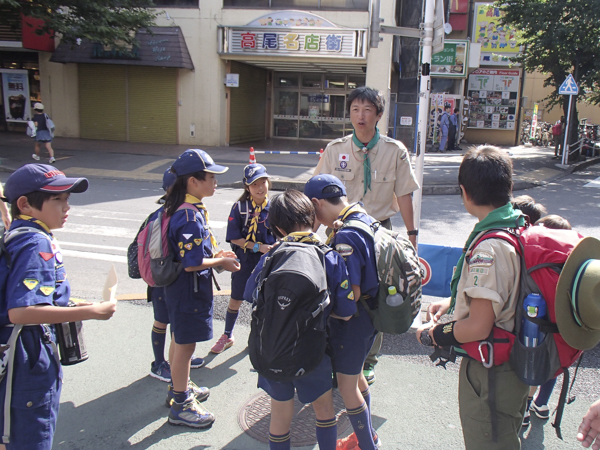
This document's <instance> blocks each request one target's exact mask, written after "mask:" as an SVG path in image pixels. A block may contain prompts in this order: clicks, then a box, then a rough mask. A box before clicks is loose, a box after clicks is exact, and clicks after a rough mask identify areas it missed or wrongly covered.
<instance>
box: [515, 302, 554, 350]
mask: <svg viewBox="0 0 600 450" xmlns="http://www.w3.org/2000/svg"><path fill="white" fill-rule="evenodd" d="M523 309H524V311H523V314H524V316H523V322H522V325H521V342H522V343H523V345H524V346H525V347H537V346H538V345H539V344H541V343H542V341H543V340H544V338H545V337H546V333H542V332H540V326H539V325H537V324H535V323H533V322H531V321H529V320H527V317H531V318H537V319H545V318H546V313H547V309H548V308H547V306H546V300H544V297H542V296H541V295H540V294H529V295H528V296H527V297H525V300H523Z"/></svg>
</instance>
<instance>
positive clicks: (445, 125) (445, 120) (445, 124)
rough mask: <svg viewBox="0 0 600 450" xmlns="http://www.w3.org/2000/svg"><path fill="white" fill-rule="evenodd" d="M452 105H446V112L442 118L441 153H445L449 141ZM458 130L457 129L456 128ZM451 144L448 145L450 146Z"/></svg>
mask: <svg viewBox="0 0 600 450" xmlns="http://www.w3.org/2000/svg"><path fill="white" fill-rule="evenodd" d="M451 109H452V107H451V106H450V105H446V106H444V112H443V113H442V117H441V118H440V133H441V134H442V136H441V137H440V147H439V151H440V153H444V152H445V151H446V144H447V142H448V133H449V132H450V110H451ZM454 131H455V132H456V129H455V130H454ZM449 146H450V145H448V147H449Z"/></svg>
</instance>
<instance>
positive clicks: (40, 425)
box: [0, 326, 62, 450]
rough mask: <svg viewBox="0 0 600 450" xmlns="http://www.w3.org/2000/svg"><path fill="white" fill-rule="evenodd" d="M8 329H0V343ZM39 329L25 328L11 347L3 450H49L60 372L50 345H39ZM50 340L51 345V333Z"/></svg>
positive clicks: (0, 402)
mask: <svg viewBox="0 0 600 450" xmlns="http://www.w3.org/2000/svg"><path fill="white" fill-rule="evenodd" d="M11 330H12V328H3V329H2V330H1V332H0V341H2V342H3V343H5V342H7V341H8V337H9V335H10V331H11ZM43 336H44V332H43V329H42V327H41V326H31V327H30V326H27V327H24V328H23V330H22V331H21V334H20V336H19V339H18V341H17V345H16V346H15V361H14V372H13V386H12V401H11V408H10V418H11V426H10V444H8V445H7V446H6V448H7V450H21V449H35V450H50V449H51V448H52V440H53V438H54V431H55V430H56V419H57V418H58V408H59V405H60V392H61V387H62V382H61V381H60V377H61V376H62V369H61V367H60V365H59V364H58V363H57V362H56V359H55V357H54V350H53V349H52V346H51V344H49V343H46V342H44V341H43ZM51 339H53V340H54V341H55V338H54V336H53V333H51ZM6 381H7V377H6V376H5V377H4V379H3V380H2V382H1V383H0V428H3V426H4V395H5V392H6Z"/></svg>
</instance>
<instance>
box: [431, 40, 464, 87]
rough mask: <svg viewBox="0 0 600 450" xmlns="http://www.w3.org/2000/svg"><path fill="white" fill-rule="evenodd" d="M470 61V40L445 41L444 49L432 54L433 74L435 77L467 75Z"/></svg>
mask: <svg viewBox="0 0 600 450" xmlns="http://www.w3.org/2000/svg"><path fill="white" fill-rule="evenodd" d="M468 61H469V41H451V40H449V39H446V40H445V41H444V50H443V51H441V52H439V53H434V54H433V55H432V56H431V75H432V76H435V77H460V78H462V77H466V76H467V63H468Z"/></svg>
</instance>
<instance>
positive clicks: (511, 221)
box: [448, 203, 525, 312]
mask: <svg viewBox="0 0 600 450" xmlns="http://www.w3.org/2000/svg"><path fill="white" fill-rule="evenodd" d="M524 225H525V216H524V215H523V213H522V212H521V211H519V210H518V209H514V208H513V206H512V204H511V203H507V204H506V205H504V206H501V207H500V208H497V209H495V210H493V211H492V212H491V213H489V214H488V215H487V216H485V218H484V219H483V220H482V221H480V222H478V223H477V224H476V225H475V228H473V231H471V234H470V235H469V238H468V239H467V242H466V243H465V246H464V248H463V253H462V255H461V256H460V258H459V260H458V263H457V264H456V270H455V271H454V275H453V276H452V281H451V282H450V288H451V290H452V297H451V300H450V309H449V310H448V312H452V311H454V305H455V303H456V294H457V292H458V280H459V279H460V275H461V273H462V267H463V264H464V262H465V256H466V254H467V250H468V249H469V247H470V246H471V244H472V243H473V240H474V239H475V237H476V236H477V235H478V234H479V233H481V232H482V231H486V230H491V229H492V228H516V227H522V226H524Z"/></svg>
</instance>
